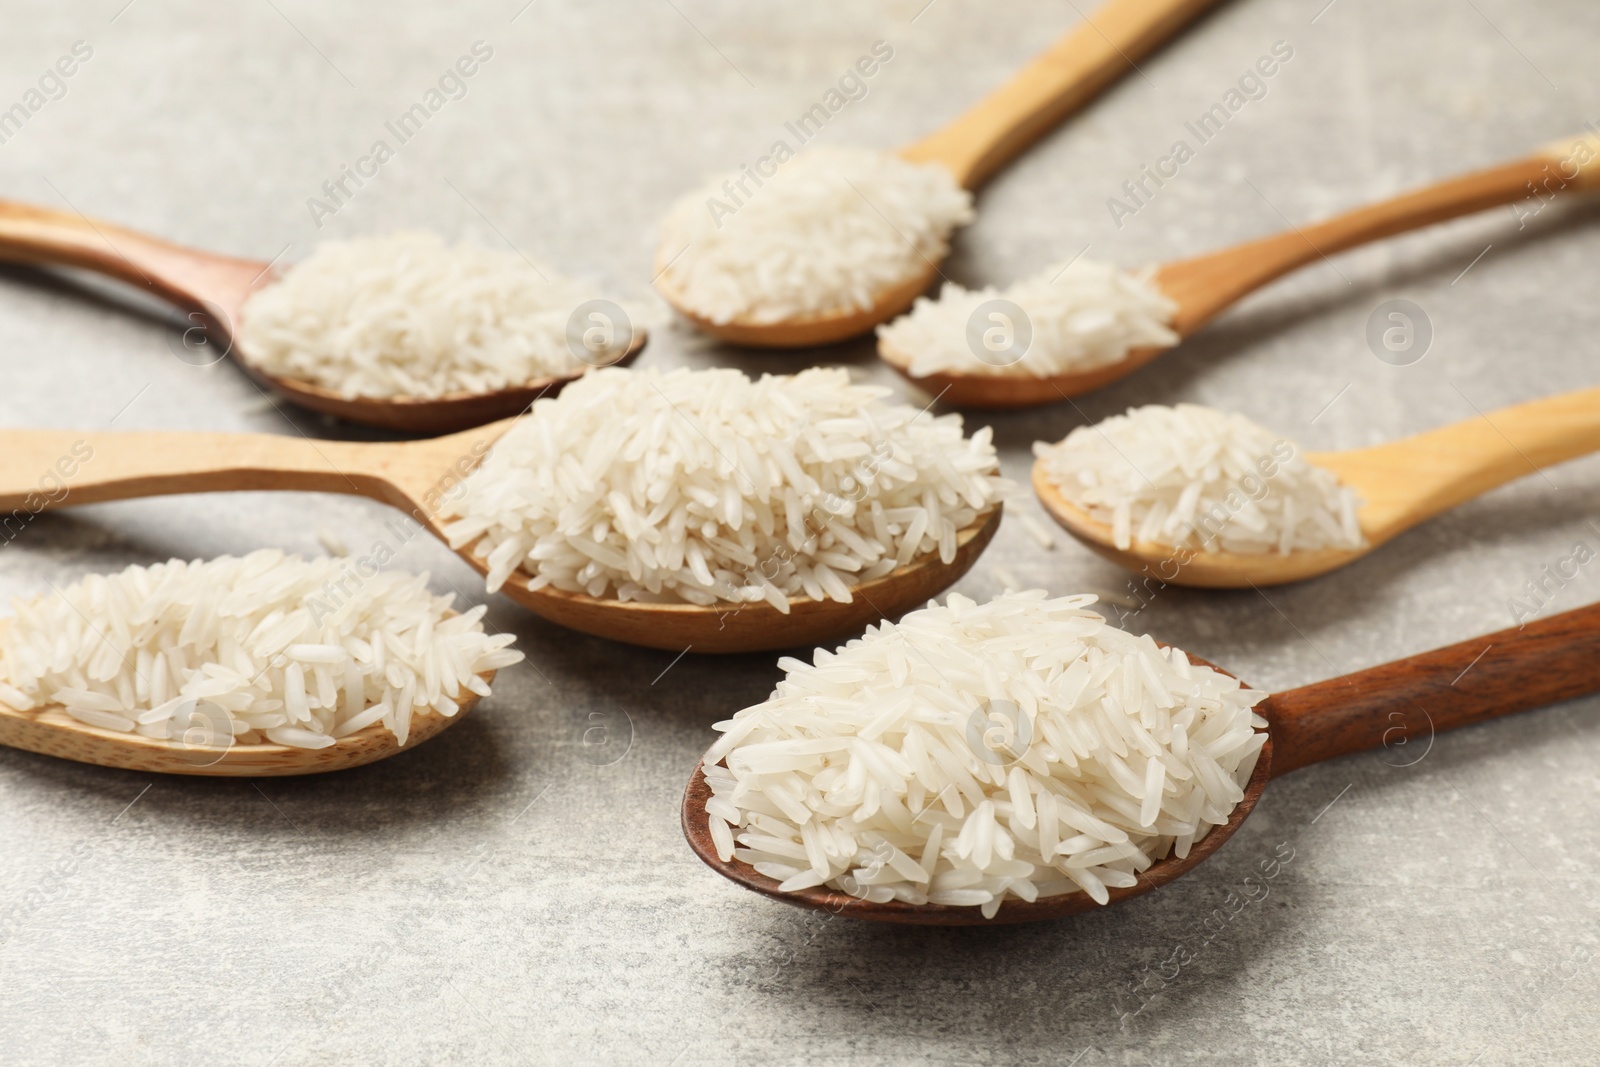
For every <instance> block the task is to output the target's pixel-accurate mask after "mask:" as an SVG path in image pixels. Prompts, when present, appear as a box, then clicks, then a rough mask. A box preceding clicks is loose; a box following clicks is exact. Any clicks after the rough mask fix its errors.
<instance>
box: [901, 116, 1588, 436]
mask: <svg viewBox="0 0 1600 1067" xmlns="http://www.w3.org/2000/svg"><path fill="white" fill-rule="evenodd" d="M1596 159H1600V137H1587V136H1586V137H1579V138H1571V139H1568V140H1563V141H1557V142H1552V143H1551V144H1549V145H1546V146H1545V147H1543V148H1541V149H1540V150H1539V151H1537V152H1535V153H1534V154H1533V155H1531V156H1529V157H1527V158H1526V159H1519V160H1516V161H1515V162H1512V163H1506V164H1503V165H1501V166H1498V167H1492V168H1490V169H1488V170H1481V171H1476V172H1474V173H1472V174H1466V175H1463V176H1461V177H1458V178H1451V179H1449V180H1447V181H1443V182H1439V183H1437V184H1435V185H1430V186H1426V187H1424V188H1421V189H1416V190H1413V191H1412V192H1409V193H1405V194H1403V195H1401V196H1397V197H1394V198H1393V199H1390V200H1383V201H1379V202H1378V203H1376V204H1371V205H1369V206H1367V207H1363V208H1357V209H1356V210H1354V211H1350V212H1346V213H1345V214H1343V215H1337V216H1335V217H1334V218H1331V219H1328V220H1326V221H1324V222H1319V223H1315V224H1308V225H1306V226H1304V227H1299V228H1295V229H1291V230H1288V231H1286V232H1284V233H1280V234H1277V235H1275V236H1272V237H1262V238H1258V239H1256V240H1254V241H1247V242H1246V243H1244V244H1241V245H1236V246H1234V247H1232V248H1225V249H1223V250H1222V251H1220V252H1212V253H1211V254H1209V255H1205V256H1200V257H1197V258H1195V259H1186V260H1181V261H1179V262H1176V263H1167V264H1164V265H1162V266H1160V267H1158V268H1156V271H1155V285H1156V286H1157V288H1159V289H1160V290H1161V291H1162V292H1163V293H1165V294H1166V295H1167V296H1168V297H1170V298H1171V299H1172V300H1173V301H1174V302H1175V303H1177V305H1178V310H1177V312H1176V313H1175V315H1174V316H1173V318H1172V321H1171V322H1170V323H1169V324H1168V325H1170V326H1171V327H1172V329H1173V331H1174V332H1175V333H1177V335H1178V337H1179V338H1180V339H1184V338H1188V337H1191V336H1193V335H1194V334H1195V333H1197V332H1198V331H1199V330H1200V329H1201V328H1202V327H1204V326H1205V325H1206V324H1207V323H1209V322H1210V321H1211V320H1212V319H1214V318H1216V317H1217V316H1218V315H1220V314H1221V313H1222V312H1223V311H1225V310H1227V309H1228V308H1229V307H1231V306H1232V305H1233V304H1235V303H1237V302H1238V301H1239V300H1241V299H1243V298H1244V297H1246V296H1248V295H1249V294H1250V293H1252V292H1254V291H1255V290H1257V289H1259V288H1261V287H1262V286H1264V285H1266V284H1267V283H1269V282H1271V281H1274V280H1276V279H1277V278H1280V277H1282V276H1283V275H1285V274H1288V273H1289V272H1290V271H1293V270H1296V269H1298V268H1300V267H1303V266H1306V265H1307V264H1310V263H1315V262H1317V261H1319V260H1322V259H1326V258H1327V257H1328V256H1331V255H1333V254H1335V253H1337V252H1343V251H1345V250H1346V249H1350V248H1355V247H1357V246H1359V245H1363V244H1366V243H1368V242H1370V241H1376V240H1379V239H1380V238H1384V237H1391V236H1393V235H1395V234H1398V233H1405V232H1407V231H1409V230H1415V229H1420V228H1421V227H1423V226H1428V225H1432V224H1433V223H1436V222H1444V221H1445V220H1447V219H1453V218H1456V217H1458V216H1461V215H1470V214H1472V213H1474V212H1477V211H1486V210H1488V209H1489V208H1492V207H1498V206H1500V205H1503V204H1510V203H1515V202H1516V201H1519V200H1524V199H1526V200H1530V201H1534V200H1535V197H1536V196H1537V197H1538V198H1539V200H1538V201H1535V202H1538V203H1541V204H1542V201H1543V199H1545V198H1548V197H1550V196H1552V195H1553V194H1554V193H1556V192H1561V191H1571V192H1578V191H1592V190H1595V189H1600V166H1596V165H1594V162H1593V161H1595V160H1596ZM1535 190H1537V193H1536V192H1535ZM1167 351H1170V349H1169V348H1155V347H1152V348H1138V349H1134V350H1133V351H1131V352H1129V353H1128V354H1127V356H1125V357H1124V358H1123V359H1121V360H1119V361H1118V362H1116V363H1112V364H1108V365H1106V366H1103V367H1096V368H1094V369H1093V370H1086V371H1075V372H1069V373H1066V374H1054V375H1048V376H1045V377H1035V376H1032V375H1021V374H951V373H944V374H929V375H925V376H923V377H913V376H912V375H911V373H910V370H909V368H910V366H911V361H912V357H913V355H914V353H910V352H902V351H899V350H897V349H894V348H893V347H891V346H889V345H880V346H879V350H878V353H879V355H880V356H882V357H883V359H884V361H885V362H887V363H888V364H889V365H890V366H892V367H893V368H894V369H895V370H897V371H899V372H900V373H901V374H902V375H903V376H905V377H906V378H907V379H908V380H909V381H911V382H913V383H915V384H916V385H918V386H921V387H922V388H923V389H926V390H927V391H928V392H930V393H933V394H936V395H938V396H940V397H941V398H942V399H943V400H944V401H945V402H946V403H948V404H952V405H955V406H958V407H974V408H1020V407H1032V406H1035V405H1038V404H1051V403H1057V402H1059V401H1062V400H1065V399H1067V398H1069V397H1074V396H1079V395H1081V394H1083V393H1088V392H1093V391H1094V390H1096V389H1099V388H1101V387H1102V386H1105V385H1109V384H1110V383H1111V382H1114V381H1116V380H1117V379H1119V378H1122V377H1125V376H1127V375H1129V374H1132V373H1133V372H1134V371H1136V370H1138V369H1139V368H1141V367H1143V366H1144V365H1145V364H1147V363H1149V362H1150V361H1151V360H1153V359H1155V358H1156V357H1157V356H1159V355H1161V354H1162V353H1164V352H1167ZM1025 358H1026V357H1024V359H1025Z"/></svg>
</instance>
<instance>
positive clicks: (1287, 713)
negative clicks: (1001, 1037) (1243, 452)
mask: <svg viewBox="0 0 1600 1067" xmlns="http://www.w3.org/2000/svg"><path fill="white" fill-rule="evenodd" d="M1190 658H1191V660H1193V661H1195V662H1203V661H1200V660H1197V659H1196V658H1195V657H1190ZM1596 690H1600V605H1591V606H1589V607H1586V608H1579V609H1578V610H1576V611H1568V612H1564V613H1562V614H1560V615H1554V616H1551V617H1549V618H1545V619H1539V620H1537V621H1534V622H1530V623H1527V624H1526V625H1524V626H1522V627H1519V628H1517V629H1512V630H1502V631H1500V632H1499V633H1495V634H1490V635H1488V636H1487V637H1480V638H1477V639H1475V640H1471V641H1463V642H1462V643H1460V644H1457V645H1451V646H1449V647H1448V648H1441V649H1437V650H1435V651H1433V652H1424V653H1422V654H1421V655H1418V656H1411V657H1408V658H1406V659H1403V660H1398V661H1396V662H1394V663H1387V664H1384V665H1383V666H1381V667H1373V668H1371V669H1370V670H1365V671H1361V672H1359V673H1356V674H1347V675H1344V676H1343V677H1340V678H1332V679H1329V680H1328V681H1326V682H1318V683H1316V684H1315V685H1308V686H1302V687H1301V688H1299V689H1291V690H1289V691H1287V692H1284V693H1274V694H1273V695H1272V696H1271V697H1269V698H1267V700H1266V701H1264V702H1263V703H1261V704H1260V705H1258V706H1257V710H1258V711H1259V712H1260V713H1261V714H1262V715H1263V716H1264V717H1265V718H1266V719H1267V721H1268V723H1269V724H1270V725H1269V726H1268V730H1267V733H1268V739H1267V743H1266V745H1265V746H1264V747H1263V748H1262V749H1261V756H1260V758H1259V759H1258V760H1257V762H1256V766H1255V770H1254V772H1253V773H1252V774H1251V776H1250V781H1249V784H1248V785H1247V786H1246V787H1245V791H1244V799H1243V800H1241V801H1240V802H1239V804H1238V805H1237V806H1236V807H1235V808H1234V809H1233V812H1232V813H1231V815H1230V816H1229V818H1228V821H1227V822H1226V823H1225V824H1223V825H1222V826H1218V827H1216V828H1214V829H1213V830H1212V831H1211V832H1210V833H1209V834H1207V835H1206V836H1205V837H1204V838H1203V839H1201V840H1200V841H1197V842H1195V844H1194V847H1192V848H1191V849H1190V850H1189V854H1188V855H1187V856H1185V857H1184V858H1182V859H1179V858H1177V857H1176V856H1170V857H1168V858H1167V859H1164V860H1161V861H1159V862H1157V863H1155V864H1153V865H1152V866H1151V867H1150V868H1149V869H1148V870H1146V871H1145V872H1144V873H1142V874H1140V875H1139V876H1138V879H1139V881H1138V884H1136V885H1133V886H1130V887H1129V888H1127V889H1112V890H1110V891H1109V892H1110V897H1111V903H1113V904H1115V903H1118V902H1120V901H1123V900H1127V899H1128V898H1129V897H1136V896H1138V895H1140V894H1141V893H1148V892H1150V891H1151V890H1152V889H1159V888H1160V887H1162V886H1164V885H1166V884H1167V883H1168V882H1170V881H1172V880H1173V879H1174V878H1177V877H1178V876H1179V875H1181V874H1184V873H1186V872H1188V871H1190V870H1193V869H1194V868H1195V867H1196V866H1198V865H1199V864H1200V862H1201V861H1202V860H1204V859H1205V858H1206V857H1208V856H1210V855H1211V854H1212V853H1214V852H1216V851H1217V849H1219V848H1221V847H1222V845H1223V843H1224V842H1226V841H1227V840H1228V838H1229V837H1231V836H1233V834H1234V832H1235V831H1237V830H1238V829H1239V826H1240V825H1241V824H1242V823H1243V822H1244V820H1245V819H1246V818H1247V817H1248V816H1249V814H1250V812H1251V811H1252V810H1253V809H1254V808H1255V806H1256V802H1257V801H1258V800H1260V799H1261V792H1262V790H1263V789H1265V788H1266V786H1267V782H1268V781H1270V780H1271V779H1273V778H1279V777H1282V776H1283V775H1285V774H1288V773H1289V772H1290V771H1294V770H1298V769H1300V768H1301V767H1306V766H1310V765H1311V764H1313V763H1321V762H1322V761H1324V760H1330V759H1335V758H1337V757H1339V756H1346V755H1350V754H1352V753H1356V752H1364V751H1367V750H1368V749H1375V748H1380V747H1388V748H1390V750H1391V751H1393V752H1395V753H1397V754H1399V756H1398V758H1399V760H1400V761H1401V762H1403V763H1404V764H1407V765H1409V764H1411V763H1415V762H1417V761H1418V760H1420V759H1421V758H1423V755H1425V754H1426V752H1427V751H1428V749H1429V748H1430V747H1431V746H1432V743H1433V735H1434V734H1435V733H1438V732H1442V731H1445V730H1453V729H1455V728H1456V727H1458V726H1468V725H1471V724H1472V723H1477V722H1483V721H1485V720H1488V719H1493V718H1497V717H1499V716H1501V715H1510V714H1512V713H1514V712H1519V711H1527V710H1528V709H1529V708H1537V707H1543V706H1544V705H1546V704H1554V703H1556V702H1558V701H1562V700H1568V699H1571V698H1572V697H1576V696H1582V695H1584V694H1586V693H1593V692H1595V691H1596ZM1402 745H1404V746H1405V747H1404V749H1403V752H1402V749H1401V746H1402ZM1412 745H1416V746H1418V748H1417V749H1413V748H1412V747H1411V746H1412ZM1418 749H1420V751H1421V753H1422V754H1423V755H1416V756H1413V752H1415V751H1418ZM710 796H711V790H710V787H709V786H707V785H706V781H705V777H704V775H703V773H702V771H701V768H700V766H698V765H697V766H696V768H695V771H694V774H693V776H692V777H691V778H690V779H689V787H688V789H687V790H686V791H685V793H684V797H683V831H684V834H685V836H686V837H687V838H688V840H689V846H690V847H691V848H692V849H694V852H695V854H696V855H697V856H699V857H700V858H701V859H702V860H704V861H705V862H706V864H707V865H708V866H710V867H711V868H712V869H713V870H715V871H716V872H717V873H718V874H721V875H723V876H724V877H726V878H729V879H731V880H733V881H735V882H737V883H739V884H740V885H742V886H744V887H745V888H746V889H752V890H754V891H755V892H757V893H762V894H765V895H766V896H769V897H772V898H773V899H775V900H781V901H784V902H785V903H788V904H796V905H799V906H801V907H806V908H816V909H819V910H823V911H828V912H832V913H833V914H835V915H846V916H849V917H851V918H855V919H872V920H875V921H878V922H891V923H905V924H911V925H919V926H970V925H979V924H983V923H1022V922H1037V921H1039V920H1042V919H1055V918H1060V917H1061V916H1064V915H1072V914H1075V913H1077V912H1084V911H1094V910H1095V909H1096V908H1098V907H1101V905H1099V904H1096V903H1095V902H1094V901H1093V900H1092V899H1090V897H1089V896H1088V894H1086V893H1065V894H1061V895H1059V896H1051V897H1040V898H1039V899H1038V900H1036V901H1034V902H1033V903H1028V902H1026V901H1023V900H1017V899H1009V900H1007V901H1005V903H1003V904H1001V905H1000V910H999V912H998V913H997V914H996V915H995V917H994V918H993V919H985V918H984V917H983V914H982V912H981V911H980V910H979V909H978V908H975V907H955V906H951V905H942V904H920V905H919V904H905V903H901V902H899V901H890V902H889V903H887V904H876V903H873V902H871V901H867V900H862V899H860V898H858V897H854V896H851V895H850V894H848V893H842V892H840V891H838V890H834V889H827V888H824V887H818V888H815V889H806V890H801V891H800V892H797V893H784V892H780V891H779V890H778V883H777V882H776V881H774V880H772V879H771V878H767V877H766V876H764V875H761V874H758V873H757V872H756V870H755V869H754V868H753V867H751V866H750V865H749V864H747V863H745V862H743V861H742V860H731V861H728V862H726V863H725V862H723V861H722V860H721V859H720V858H719V857H718V855H717V849H716V845H715V844H714V843H713V842H712V840H711V831H710V829H709V826H708V821H707V816H706V810H705V804H706V800H707V799H709V798H710Z"/></svg>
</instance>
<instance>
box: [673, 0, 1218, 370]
mask: <svg viewBox="0 0 1600 1067" xmlns="http://www.w3.org/2000/svg"><path fill="white" fill-rule="evenodd" d="M1220 2H1221V0H1108V2H1107V3H1104V4H1102V5H1101V6H1100V7H1098V8H1096V9H1095V10H1094V11H1092V12H1090V13H1089V15H1088V17H1087V18H1085V19H1083V20H1082V21H1081V22H1079V23H1078V25H1077V26H1075V27H1073V28H1072V30H1071V31H1070V32H1068V33H1067V35H1066V36H1065V37H1063V38H1062V39H1061V40H1060V41H1058V42H1057V43H1056V44H1055V45H1053V46H1051V48H1050V49H1049V50H1047V51H1046V52H1044V53H1043V54H1041V55H1040V56H1038V57H1037V58H1036V59H1034V60H1033V61H1032V62H1031V63H1029V64H1028V65H1027V66H1026V67H1024V68H1023V69H1022V70H1021V71H1020V72H1019V73H1018V74H1017V75H1016V76H1015V77H1013V78H1012V79H1011V80H1010V81H1009V82H1007V83H1006V84H1005V85H1003V86H1001V87H1000V88H999V89H997V90H995V91H994V92H992V93H990V94H989V95H988V96H987V97H985V98H984V99H983V100H982V101H980V102H979V103H978V104H977V105H976V106H974V107H972V108H971V109H969V110H968V111H966V112H965V113H963V114H962V115H961V116H960V117H959V118H957V119H956V120H955V121H954V122H952V123H950V124H949V125H948V126H945V127H944V128H943V129H941V130H938V131H936V132H935V133H932V134H930V135H928V136H927V137H924V138H923V139H922V140H920V141H916V142H914V143H912V144H909V145H906V146H905V147H903V148H901V149H900V150H899V151H898V152H897V153H896V154H897V155H899V156H900V157H901V158H903V159H906V160H909V161H911V162H913V163H938V164H940V165H942V166H943V167H945V168H946V169H947V170H949V171H950V173H951V174H953V175H954V176H955V179H956V182H957V183H958V184H959V185H961V186H962V187H963V188H966V189H976V188H978V186H980V185H982V184H983V183H984V182H985V181H987V180H988V179H989V178H990V177H991V176H993V174H994V173H995V172H996V171H998V170H999V169H1000V168H1001V167H1003V166H1005V165H1006V164H1007V163H1009V162H1010V161H1011V160H1012V159H1013V158H1015V157H1016V156H1017V155H1019V154H1020V153H1021V152H1022V151H1023V149H1025V148H1027V147H1028V146H1029V145H1031V144H1032V143H1033V142H1034V141H1036V140H1038V139H1039V138H1040V137H1042V136H1043V135H1044V134H1045V133H1046V132H1047V131H1049V130H1050V129H1051V128H1052V127H1054V126H1055V125H1056V124H1057V123H1059V122H1061V121H1062V120H1064V119H1065V118H1066V117H1067V116H1069V115H1071V114H1072V113H1073V112H1075V111H1077V110H1078V109H1079V108H1081V107H1083V106H1084V105H1085V104H1087V103H1088V102H1089V101H1090V100H1093V99H1094V98H1095V97H1096V96H1097V95H1099V93H1100V91H1101V90H1103V89H1105V88H1106V87H1107V86H1109V85H1111V83H1113V82H1115V81H1116V80H1117V79H1118V78H1121V77H1123V76H1124V75H1125V74H1127V73H1128V72H1129V71H1132V70H1135V69H1137V68H1136V67H1135V66H1134V64H1136V63H1137V62H1138V61H1139V60H1140V59H1143V58H1144V57H1145V56H1147V55H1149V54H1150V53H1151V52H1153V51H1155V50H1156V49H1157V48H1159V47H1160V46H1161V45H1162V44H1164V43H1165V42H1166V41H1167V40H1168V39H1169V38H1171V37H1172V36H1173V35H1174V34H1176V33H1177V32H1178V31H1179V30H1181V29H1183V28H1184V27H1185V26H1187V25H1188V24H1189V23H1190V22H1192V21H1194V20H1195V19H1196V18H1198V17H1199V16H1200V15H1201V14H1202V13H1203V12H1205V11H1207V10H1209V9H1210V8H1213V7H1215V6H1216V5H1217V4H1218V3H1220ZM682 251H683V250H682V249H677V248H666V247H663V248H661V249H659V250H658V251H657V253H656V265H655V270H656V273H657V275H658V281H657V283H656V284H657V287H658V288H659V289H660V291H661V295H662V296H664V297H666V299H667V301H668V302H669V303H671V304H672V305H673V306H674V307H675V308H677V310H678V311H679V313H681V314H682V315H683V316H684V317H685V318H687V319H689V320H690V321H691V322H693V323H694V324H695V325H696V326H697V327H699V328H700V329H702V330H704V331H705V332H706V333H709V334H711V335H712V336H713V337H717V338H720V339H722V340H724V341H731V342H733V343H734V344H741V345H752V346H755V347H758V348H802V347H808V346H811V345H822V344H830V343H832V342H834V341H843V340H846V339H848V338H851V337H856V336H859V335H861V334H864V333H867V332H868V331H870V330H871V329H872V328H873V327H874V326H876V325H877V324H878V323H880V322H887V321H888V320H889V319H892V318H893V317H894V316H896V315H898V314H900V312H902V311H904V310H905V309H906V308H908V307H910V306H911V302H912V301H913V300H915V299H916V298H917V296H918V295H919V294H921V293H922V292H924V291H925V290H926V289H927V288H928V286H929V285H930V284H932V282H933V279H934V278H935V277H936V276H937V275H938V265H937V264H934V263H928V264H926V266H925V267H923V268H922V269H920V270H918V271H917V272H916V273H915V274H914V275H912V276H910V277H907V278H905V279H903V280H902V281H900V282H898V283H896V284H894V285H891V286H888V287H886V288H885V289H884V290H883V291H882V292H881V293H879V294H877V296H876V297H875V298H874V300H873V303H872V306H871V307H869V308H867V309H865V310H860V309H850V310H838V311H829V312H823V313H820V314H814V315H804V316H797V317H795V318H792V319H789V320H787V321H783V322H772V323H766V322H752V321H748V320H743V319H734V320H733V321H731V322H725V323H715V322H712V321H710V320H709V319H706V318H704V317H702V316H700V315H698V314H696V313H695V312H694V311H692V310H690V309H689V308H688V307H687V306H686V304H685V303H684V300H683V296H682V294H681V293H680V292H678V291H677V290H675V289H674V288H673V287H672V284H671V281H670V280H669V278H668V277H667V276H666V275H665V274H663V273H662V272H663V271H664V270H665V268H666V267H667V266H668V265H669V264H670V263H671V262H672V261H673V260H674V259H675V258H676V257H677V256H678V255H681V254H682Z"/></svg>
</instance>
